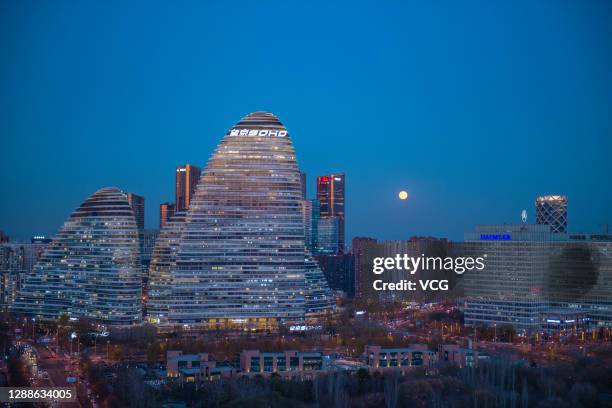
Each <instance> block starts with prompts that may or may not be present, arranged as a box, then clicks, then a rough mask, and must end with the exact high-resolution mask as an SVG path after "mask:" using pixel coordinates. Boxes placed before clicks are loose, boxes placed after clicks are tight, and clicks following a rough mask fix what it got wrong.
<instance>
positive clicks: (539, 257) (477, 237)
mask: <svg viewBox="0 0 612 408" xmlns="http://www.w3.org/2000/svg"><path fill="white" fill-rule="evenodd" d="M465 250H466V255H467V256H485V255H486V262H485V268H484V269H483V270H473V271H470V272H469V273H468V272H466V273H465V274H464V277H463V281H464V284H465V323H466V325H471V326H480V325H486V326H492V325H511V326H514V327H515V328H516V329H517V330H525V331H535V330H541V329H545V330H552V329H554V328H555V327H558V328H562V327H564V326H567V325H568V324H570V325H572V324H573V327H574V329H575V328H577V327H585V328H587V329H588V328H590V329H594V328H599V327H612V300H611V297H610V294H611V293H612V235H610V234H563V233H558V232H552V231H551V229H550V226H549V225H525V224H516V225H514V224H511V225H507V224H502V225H478V226H476V228H475V230H474V231H473V232H468V233H466V234H465Z"/></svg>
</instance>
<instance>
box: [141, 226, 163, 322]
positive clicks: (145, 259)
mask: <svg viewBox="0 0 612 408" xmlns="http://www.w3.org/2000/svg"><path fill="white" fill-rule="evenodd" d="M139 235H140V236H139V238H140V267H141V269H142V300H143V316H144V315H146V310H145V309H144V307H145V305H146V304H147V298H148V287H149V265H150V264H151V257H152V256H153V248H155V242H156V240H157V237H158V235H159V230H156V229H146V230H142V231H141V232H140V234H139Z"/></svg>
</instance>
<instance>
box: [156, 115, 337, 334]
mask: <svg viewBox="0 0 612 408" xmlns="http://www.w3.org/2000/svg"><path fill="white" fill-rule="evenodd" d="M173 228H176V227H173ZM171 269H172V271H171V282H169V284H170V286H171V295H170V296H169V300H168V302H167V307H168V314H167V321H168V322H169V323H208V324H209V325H211V326H215V325H217V326H218V325H225V324H229V325H231V324H234V323H235V324H257V325H261V324H262V323H265V324H267V323H268V322H270V321H278V320H281V321H300V320H303V319H304V317H305V315H306V313H307V312H313V313H315V312H320V311H323V310H326V309H329V308H331V307H332V305H333V296H332V293H331V291H330V289H329V287H328V286H327V283H326V281H325V278H324V276H323V274H322V272H321V270H320V269H319V267H318V266H317V265H316V263H314V262H313V261H312V258H311V257H310V255H309V254H308V253H307V251H306V249H305V243H304V223H303V218H302V193H301V181H300V173H299V170H298V167H297V162H296V158H295V152H294V149H293V144H292V142H291V139H290V138H289V134H288V132H287V129H286V128H285V126H284V125H283V124H282V123H281V122H280V121H279V119H278V118H277V117H276V116H274V115H273V114H271V113H265V112H255V113H252V114H250V115H248V116H246V117H245V118H243V119H242V120H241V121H240V122H238V123H237V124H236V125H235V126H234V127H233V128H232V129H230V130H229V131H228V132H227V133H226V135H225V137H224V138H223V140H222V141H221V143H220V144H219V145H218V146H217V148H216V150H215V152H214V153H213V155H212V157H211V158H210V159H209V161H208V164H207V166H206V169H205V170H204V172H203V173H202V175H201V177H200V182H199V184H198V187H197V189H196V192H195V196H194V198H193V200H192V202H191V204H190V207H189V211H188V212H187V215H186V219H185V223H184V226H183V228H182V231H181V238H180V242H179V245H178V250H177V251H176V261H175V263H174V264H173V265H172V266H171ZM162 286H163V285H162ZM158 288H159V286H158ZM158 293H159V294H163V293H166V294H167V293H168V292H167V291H166V292H164V291H163V290H161V289H158ZM151 295H152V296H153V295H154V294H153V292H151ZM152 296H151V297H150V301H152V302H153V303H155V300H153V299H152ZM151 317H153V319H155V316H150V319H151ZM158 317H161V319H160V320H163V318H164V316H158Z"/></svg>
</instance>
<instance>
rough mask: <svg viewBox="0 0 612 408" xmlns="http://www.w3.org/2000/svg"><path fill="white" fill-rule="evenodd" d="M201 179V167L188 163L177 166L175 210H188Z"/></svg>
mask: <svg viewBox="0 0 612 408" xmlns="http://www.w3.org/2000/svg"><path fill="white" fill-rule="evenodd" d="M199 180H200V168H199V167H197V166H194V165H193V164H186V165H184V166H179V167H177V168H176V201H175V205H176V207H175V211H186V210H187V209H188V208H189V204H191V200H192V198H193V195H194V193H195V189H196V186H197V185H198V181H199Z"/></svg>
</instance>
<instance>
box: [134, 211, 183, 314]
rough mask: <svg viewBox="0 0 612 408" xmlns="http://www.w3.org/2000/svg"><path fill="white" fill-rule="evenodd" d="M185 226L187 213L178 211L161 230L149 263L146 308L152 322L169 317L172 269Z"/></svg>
mask: <svg viewBox="0 0 612 408" xmlns="http://www.w3.org/2000/svg"><path fill="white" fill-rule="evenodd" d="M184 226H185V213H184V212H177V213H174V215H173V216H172V217H171V218H170V220H169V221H168V222H167V223H166V225H164V227H163V228H162V229H161V230H160V231H159V235H158V236H157V239H156V241H155V247H154V249H153V253H152V255H151V262H150V264H149V271H148V274H147V276H148V282H147V296H146V297H145V306H144V307H145V308H146V312H147V318H148V321H149V322H150V323H160V321H166V320H167V318H168V312H169V305H170V303H171V302H172V296H171V295H172V287H171V282H172V271H171V269H172V268H173V266H174V260H175V259H176V253H177V251H178V246H179V241H180V238H181V233H182V231H183V228H184Z"/></svg>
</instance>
